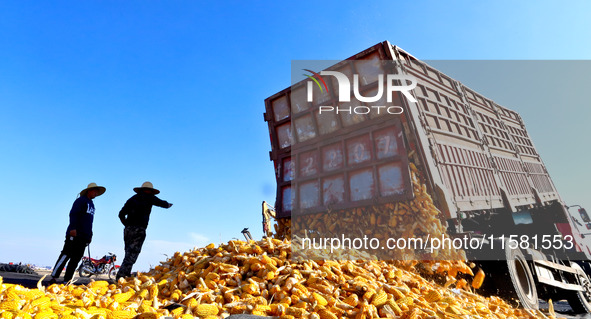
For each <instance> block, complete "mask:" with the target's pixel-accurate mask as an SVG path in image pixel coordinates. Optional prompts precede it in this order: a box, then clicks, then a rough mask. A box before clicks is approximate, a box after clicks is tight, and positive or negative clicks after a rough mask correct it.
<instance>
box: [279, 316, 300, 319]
mask: <svg viewBox="0 0 591 319" xmlns="http://www.w3.org/2000/svg"><path fill="white" fill-rule="evenodd" d="M279 319H296V318H295V317H294V316H292V315H282V316H280V317H279Z"/></svg>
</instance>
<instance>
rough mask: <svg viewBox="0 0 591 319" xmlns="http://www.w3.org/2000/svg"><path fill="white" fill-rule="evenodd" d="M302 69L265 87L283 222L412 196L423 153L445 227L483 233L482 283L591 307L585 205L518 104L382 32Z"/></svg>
mask: <svg viewBox="0 0 591 319" xmlns="http://www.w3.org/2000/svg"><path fill="white" fill-rule="evenodd" d="M304 64H305V63H304ZM295 69H296V71H301V72H302V73H303V75H305V78H304V80H301V79H299V80H298V81H293V83H292V85H291V86H290V87H288V88H286V89H284V90H282V91H280V92H278V93H276V94H274V95H272V96H270V97H269V98H267V99H266V100H265V113H264V120H265V121H266V122H267V124H268V128H269V133H270V141H271V151H270V159H271V160H272V161H273V164H274V168H275V176H276V180H277V194H276V201H275V209H274V212H273V217H274V218H277V219H278V221H279V224H282V225H289V223H286V222H285V221H289V220H290V219H293V218H295V217H297V216H306V215H315V214H316V215H318V214H327V213H328V212H334V211H343V212H344V211H354V210H355V209H358V208H359V207H368V206H376V205H388V204H390V205H395V207H398V205H397V203H401V202H403V201H408V200H410V199H412V198H413V197H415V196H416V194H413V180H412V174H413V173H412V170H411V168H414V167H416V168H417V169H418V171H420V172H421V178H422V180H423V181H424V183H425V186H426V190H425V191H426V193H428V194H429V197H430V198H432V200H433V203H434V204H435V206H436V207H437V210H438V218H439V219H440V220H441V221H442V222H443V223H444V225H445V228H446V233H447V236H449V237H450V238H454V239H455V238H460V239H462V238H463V239H466V238H467V239H468V240H474V239H475V240H477V242H479V243H481V244H485V245H486V247H487V249H471V248H470V247H462V249H464V248H465V249H466V254H467V259H469V260H471V261H473V262H474V263H476V264H478V265H479V266H480V267H482V269H484V271H485V273H486V280H485V284H484V286H483V289H484V288H486V289H484V290H483V291H484V292H486V293H494V294H501V296H502V297H505V298H506V299H508V300H510V301H512V302H514V303H518V304H520V305H522V306H523V307H525V308H533V309H536V308H538V307H539V300H540V299H543V300H548V299H553V300H563V299H566V300H568V302H569V304H570V305H571V307H572V308H573V310H575V311H577V312H591V282H590V279H589V278H590V277H589V275H591V267H590V264H589V262H588V260H589V257H590V256H591V250H590V248H589V247H588V246H587V244H586V243H585V242H584V240H583V238H584V234H582V232H581V231H580V230H579V227H580V226H583V223H585V224H586V225H587V229H589V226H590V224H589V217H588V216H587V214H586V212H585V209H584V208H582V207H580V206H578V212H579V214H580V216H579V217H580V218H581V219H582V222H581V221H579V219H578V217H576V216H574V215H573V214H572V212H570V211H569V208H574V207H573V206H577V205H573V206H571V207H569V206H567V205H566V204H565V203H564V202H563V200H562V199H561V197H560V195H559V193H558V191H557V190H556V187H555V185H554V183H553V182H552V179H551V178H550V175H549V174H548V170H547V168H546V166H545V165H544V162H543V161H542V158H541V157H540V155H539V153H538V151H537V150H536V148H535V146H534V144H533V141H532V139H531V137H530V135H529V134H528V132H527V130H526V127H525V124H524V121H523V120H522V118H521V116H520V115H519V114H518V113H517V112H515V111H513V110H510V109H508V108H506V107H504V106H501V105H498V104H497V103H495V102H494V101H493V100H492V99H490V98H488V97H485V96H483V95H481V94H479V93H478V92H476V91H474V90H472V89H470V88H469V87H467V86H466V85H464V84H462V83H460V82H459V81H457V80H455V79H453V78H451V77H449V76H447V75H445V74H443V73H442V72H440V71H438V70H437V69H435V68H434V67H432V66H430V65H428V64H427V63H425V62H423V61H421V60H419V59H417V58H416V57H414V56H412V55H411V54H409V53H408V52H406V51H404V50H403V49H401V48H399V47H397V46H395V45H392V44H391V43H389V42H388V41H386V42H383V43H378V44H376V45H374V46H372V47H371V48H368V49H367V50H364V51H362V52H360V53H358V54H356V55H354V56H352V57H350V58H348V59H346V60H343V61H338V62H336V63H334V65H332V66H330V67H325V68H324V69H323V70H318V69H317V70H312V69H309V68H305V67H301V66H297V67H295ZM292 72H294V71H293V69H292ZM263 206H264V212H263V213H264V215H265V210H266V209H267V210H268V207H267V208H265V207H266V206H265V204H263ZM390 207H391V206H390ZM397 209H398V208H397ZM358 212H359V210H358ZM361 212H362V213H361V214H363V210H361ZM409 212H412V211H411V210H410V209H409ZM266 216H269V214H266ZM372 218H373V217H372ZM282 221H283V222H282ZM385 222H386V221H385V220H382V221H380V219H379V218H378V219H377V222H376V221H374V220H372V223H377V224H380V223H385ZM395 222H396V220H395ZM394 224H395V223H394ZM577 225H578V226H579V227H577ZM378 226H380V225H378ZM266 228H268V227H266ZM472 248H473V247H472Z"/></svg>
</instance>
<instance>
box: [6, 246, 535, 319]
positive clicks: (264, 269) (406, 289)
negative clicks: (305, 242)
mask: <svg viewBox="0 0 591 319" xmlns="http://www.w3.org/2000/svg"><path fill="white" fill-rule="evenodd" d="M482 279H483V276H482V275H480V274H477V275H476V276H475V278H474V282H473V283H472V285H469V284H467V283H466V281H465V280H464V281H462V280H459V281H455V282H454V281H448V283H446V285H444V286H440V285H437V284H435V283H434V282H432V281H427V280H425V279H423V278H422V277H421V276H419V275H418V274H417V273H416V272H414V271H412V268H411V269H403V267H402V268H401V267H397V266H396V265H395V264H394V263H393V262H385V261H351V260H348V261H312V260H308V261H299V262H293V261H292V259H291V245H290V242H289V241H287V240H284V241H281V240H278V239H270V238H267V239H265V240H262V241H259V242H254V241H251V242H248V243H247V242H243V241H230V242H228V243H227V244H223V245H220V246H219V247H215V246H214V244H210V245H208V246H207V247H204V248H200V249H195V250H193V251H189V252H185V253H179V252H177V253H175V255H174V256H173V257H171V258H170V259H168V260H167V261H165V262H161V264H160V265H158V266H156V267H155V268H154V269H152V270H150V272H148V273H143V274H138V275H137V276H136V277H129V278H127V279H126V280H124V279H121V280H120V281H119V282H118V283H116V284H109V283H108V282H105V281H95V282H92V283H90V284H88V285H81V286H75V285H55V284H54V285H51V286H49V287H46V288H45V287H42V286H40V285H39V286H38V289H25V288H23V287H21V286H18V285H12V284H2V285H0V318H3V319H4V318H6V319H13V318H23V319H47V318H52V319H60V318H67V319H74V318H83V319H101V318H103V319H131V318H134V317H135V318H138V319H143V318H150V319H153V318H154V319H155V318H162V317H165V316H170V317H173V318H182V319H188V318H193V317H200V318H224V317H227V316H229V315H231V314H242V313H246V314H255V315H268V316H279V317H281V318H313V319H334V318H341V317H347V318H359V319H361V318H405V319H410V318H538V317H543V315H542V314H541V313H539V312H536V313H534V312H531V311H527V310H523V309H515V308H512V307H511V306H509V305H507V304H506V303H505V302H504V301H502V300H501V299H500V298H497V297H490V298H484V297H482V296H479V295H477V294H475V293H474V292H473V288H472V287H471V286H474V287H478V286H479V285H480V284H481V283H482ZM165 308H166V309H165ZM136 316H137V317H136Z"/></svg>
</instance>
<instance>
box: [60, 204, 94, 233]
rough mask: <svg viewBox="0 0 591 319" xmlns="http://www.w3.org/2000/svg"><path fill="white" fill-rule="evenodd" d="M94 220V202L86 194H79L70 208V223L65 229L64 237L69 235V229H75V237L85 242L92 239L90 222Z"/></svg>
mask: <svg viewBox="0 0 591 319" xmlns="http://www.w3.org/2000/svg"><path fill="white" fill-rule="evenodd" d="M93 220H94V203H93V202H92V200H91V199H90V198H88V197H86V196H80V197H78V198H77V199H76V200H75V201H74V204H73V205H72V209H71V210H70V224H69V225H68V229H67V230H66V238H69V237H70V230H72V229H75V230H76V237H79V238H80V239H84V240H85V241H86V242H88V243H89V242H90V241H91V240H92V222H93Z"/></svg>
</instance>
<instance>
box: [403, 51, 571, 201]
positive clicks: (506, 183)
mask: <svg viewBox="0 0 591 319" xmlns="http://www.w3.org/2000/svg"><path fill="white" fill-rule="evenodd" d="M393 48H394V50H395V51H396V53H395V54H396V56H397V57H398V59H400V62H401V64H402V66H403V68H404V72H406V73H408V74H411V75H413V76H415V77H416V78H417V79H418V85H417V88H416V89H415V90H414V93H415V95H416V98H417V101H418V102H419V107H418V109H419V114H418V116H419V119H420V122H421V124H422V126H423V129H424V132H425V134H426V135H427V137H428V140H429V144H430V145H429V147H430V148H431V149H432V151H431V152H432V154H433V156H434V157H435V160H436V164H437V170H438V171H439V173H440V174H441V178H442V179H443V181H444V183H445V186H446V187H447V188H448V190H449V191H451V193H452V197H453V201H454V204H455V206H456V207H457V208H458V210H459V211H473V210H483V209H496V208H501V207H507V208H511V209H512V210H515V207H516V206H525V205H530V204H546V203H548V202H550V201H553V200H559V199H560V198H559V195H558V192H557V191H556V188H555V187H554V185H553V183H552V180H551V179H550V176H549V175H548V173H547V170H546V167H545V166H544V164H543V162H542V160H541V158H540V156H539V154H538V152H537V150H536V148H535V147H534V145H533V143H532V141H531V139H530V138H529V135H528V133H527V131H526V129H525V125H524V124H523V121H522V120H521V117H520V116H519V114H518V113H517V112H514V111H512V110H509V109H507V108H505V107H502V106H500V105H498V104H496V103H494V101H492V100H490V99H487V98H485V97H483V96H482V95H480V94H478V93H477V92H475V91H473V90H471V89H469V88H467V87H465V86H463V85H462V84H461V83H460V82H457V81H455V80H453V79H451V78H450V77H448V76H446V75H445V74H443V73H441V72H439V71H438V70H436V69H434V68H433V67H431V66H429V65H427V64H426V63H424V62H422V61H419V60H417V59H416V58H414V57H413V56H412V55H410V54H408V53H406V52H405V51H403V50H401V49H399V48H396V47H393Z"/></svg>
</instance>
